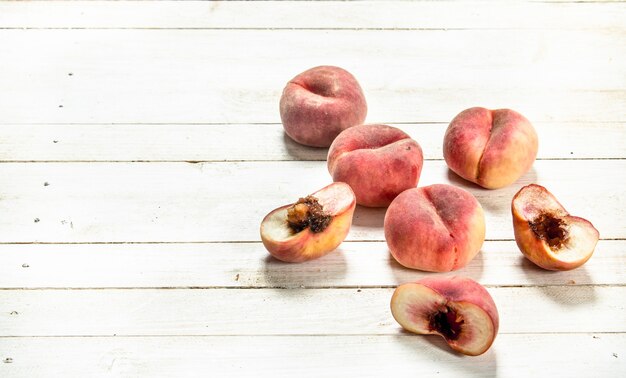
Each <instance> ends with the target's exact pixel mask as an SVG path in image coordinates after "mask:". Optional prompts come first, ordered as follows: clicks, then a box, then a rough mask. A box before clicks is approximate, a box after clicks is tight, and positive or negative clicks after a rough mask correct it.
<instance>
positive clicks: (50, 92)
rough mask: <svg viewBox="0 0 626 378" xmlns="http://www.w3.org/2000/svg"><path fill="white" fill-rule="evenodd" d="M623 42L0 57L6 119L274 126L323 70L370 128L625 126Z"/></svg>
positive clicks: (121, 35) (303, 39)
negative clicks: (475, 111) (296, 87)
mask: <svg viewBox="0 0 626 378" xmlns="http://www.w3.org/2000/svg"><path fill="white" fill-rule="evenodd" d="M623 40H624V33H623V32H607V31H597V30H591V31H576V30H571V31H560V30H536V31H532V30H531V31H524V32H520V31H515V30H456V31H454V30H453V31H423V30H417V31H412V30H400V31H383V32H381V31H368V30H338V31H324V30H318V31H315V30H314V31H306V30H300V31H299V30H261V31H259V30H0V49H1V50H2V51H3V54H4V55H6V56H11V57H12V59H10V60H1V61H0V82H6V83H10V85H6V86H5V88H4V90H3V91H1V92H0V114H2V120H1V122H0V123H3V124H18V123H268V122H269V123H278V122H280V117H279V114H278V101H279V98H280V95H281V91H282V89H283V87H284V85H285V83H286V82H287V81H288V80H289V79H291V78H292V77H293V76H295V75H296V74H298V73H300V72H302V71H304V70H305V69H308V68H310V67H313V66H316V65H320V64H333V65H338V66H341V67H344V68H345V69H347V70H348V71H350V72H352V73H353V74H354V75H355V77H356V78H357V79H358V80H359V82H360V84H361V86H362V87H363V90H364V93H365V97H366V98H367V101H368V106H369V112H368V116H367V119H366V120H367V122H383V123H385V122H449V121H450V120H451V119H452V117H454V116H455V115H456V114H457V113H458V112H460V111H461V110H463V109H465V108H468V107H471V106H485V107H489V108H501V107H509V108H514V109H515V110H517V111H519V112H521V113H522V114H524V115H526V116H527V117H528V118H529V119H530V120H531V121H533V122H569V121H575V122H594V123H596V122H623V121H624V119H623V114H626V73H625V72H624V69H623V65H622V64H621V63H622V57H623V56H626V44H624V43H623ZM296 51H297V52H298V53H294V52H296ZM399 56H401V57H402V59H399V58H398V57H399ZM278 57H279V58H278ZM329 57H332V58H329ZM277 59H280V63H279V67H277V64H278V63H277ZM252 61H253V62H254V64H253V65H251V63H250V62H252ZM485 62H488V64H486V63H485Z"/></svg>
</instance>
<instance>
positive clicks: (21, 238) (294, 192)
mask: <svg viewBox="0 0 626 378" xmlns="http://www.w3.org/2000/svg"><path fill="white" fill-rule="evenodd" d="M625 171H626V160H579V161H576V164H575V165H574V164H572V162H571V161H562V160H542V161H537V162H535V165H534V168H532V169H531V171H530V172H528V173H527V174H526V175H524V176H523V177H522V178H520V179H519V180H518V181H517V182H516V183H515V184H513V185H510V186H508V187H506V188H502V189H499V190H486V189H482V188H479V187H477V186H476V185H473V184H469V183H467V182H465V181H463V180H461V179H460V178H458V176H456V175H454V174H453V173H450V171H449V170H448V168H447V166H446V164H445V162H444V161H426V162H425V164H424V168H423V170H422V177H421V178H420V182H419V185H420V186H425V185H430V184H434V183H450V184H454V185H457V186H460V187H462V188H465V189H467V190H469V191H470V192H471V193H472V194H473V195H474V196H476V198H477V199H478V201H479V202H480V203H481V204H482V206H483V208H484V210H485V216H486V224H487V236H486V237H487V239H488V240H494V239H495V240H512V239H513V229H512V218H511V211H510V206H511V205H510V204H511V199H512V198H513V195H514V194H515V193H516V192H517V191H518V190H519V189H520V187H521V186H523V185H526V184H529V183H532V182H536V183H539V184H541V185H544V186H546V187H547V188H548V189H549V190H550V191H551V192H552V193H553V194H554V195H555V196H556V197H557V198H558V199H559V200H560V201H561V203H563V204H564V206H565V207H566V209H567V210H568V211H570V212H571V213H572V214H575V215H578V216H582V217H584V218H586V219H588V220H589V221H591V222H592V223H593V224H594V225H595V227H596V228H597V229H598V230H599V231H600V235H601V237H602V238H604V239H615V238H624V237H626V230H625V229H624V224H626V221H623V217H624V213H623V212H622V211H621V209H622V208H623V204H624V202H625V201H626V200H625V196H626V193H625V192H624V190H623V188H624V187H626V177H625V176H624V175H623V174H619V172H622V173H623V172H625ZM0 177H8V178H11V179H10V180H7V181H5V182H4V183H3V185H2V188H1V189H0V242H1V243H32V242H35V243H39V242H53V243H54V242H223V241H228V242H233V241H237V242H240V241H259V240H260V236H259V227H260V222H261V219H263V217H264V216H265V215H266V214H267V213H268V212H270V211H271V210H272V209H275V208H277V207H279V206H282V205H285V204H289V203H292V202H294V201H295V200H297V199H298V198H300V197H301V196H303V195H306V194H309V193H313V192H314V191H316V190H318V189H319V188H322V187H324V186H326V185H327V184H328V183H329V182H330V181H331V180H330V175H329V174H328V171H327V169H326V164H325V162H316V161H314V162H302V161H298V162H280V163H277V162H231V163H198V164H188V163H96V164H94V163H4V164H0ZM46 184H47V185H46ZM572 188H575V189H576V190H572ZM384 214H385V209H384V208H380V209H372V208H365V207H358V208H357V209H356V211H355V215H354V219H353V225H352V228H351V231H350V234H349V235H348V240H351V241H372V240H373V241H383V240H384V238H383V220H384Z"/></svg>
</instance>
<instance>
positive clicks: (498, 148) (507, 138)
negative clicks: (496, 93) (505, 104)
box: [443, 108, 538, 189]
mask: <svg viewBox="0 0 626 378" xmlns="http://www.w3.org/2000/svg"><path fill="white" fill-rule="evenodd" d="M537 149H538V140H537V133H536V132H535V129H534V128H533V126H532V125H531V124H530V122H529V121H528V120H527V119H526V118H525V117H524V116H523V115H521V114H519V113H518V112H516V111H514V110H510V109H497V110H489V109H485V108H470V109H467V110H464V111H462V112H461V113H459V114H458V115H457V116H456V117H454V119H453V120H452V122H450V125H449V126H448V129H447V131H446V134H445V136H444V143H443V157H444V159H445V160H446V163H447V164H448V167H449V168H450V169H451V170H452V171H453V172H455V173H456V174H458V175H459V176H461V177H463V178H464V179H466V180H468V181H471V182H474V183H476V184H478V185H480V186H482V187H484V188H487V189H497V188H502V187H505V186H507V185H510V184H512V183H513V182H515V181H516V180H517V179H518V178H520V177H521V176H522V175H523V174H524V173H526V172H527V171H528V170H529V169H530V167H531V166H532V164H533V162H534V161H535V158H536V156H537Z"/></svg>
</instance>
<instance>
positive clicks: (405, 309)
mask: <svg viewBox="0 0 626 378" xmlns="http://www.w3.org/2000/svg"><path fill="white" fill-rule="evenodd" d="M391 314H392V315H393V317H394V318H395V319H396V321H397V322H398V323H399V324H400V325H401V326H402V328H404V329H406V330H407V331H410V332H413V333H417V334H434V335H439V336H441V337H443V338H444V340H445V341H446V343H448V345H449V346H450V347H451V348H452V349H454V350H456V351H457V352H460V353H463V354H467V355H470V356H478V355H480V354H483V353H485V352H486V351H487V350H488V349H489V347H491V345H492V344H493V341H494V339H495V338H496V335H497V334H498V325H499V317H498V310H497V309H496V304H495V303H494V301H493V299H492V298H491V295H489V292H487V290H486V289H485V288H484V287H483V286H481V285H480V284H479V283H478V282H476V281H474V280H472V279H469V278H464V277H458V276H457V277H451V278H447V277H429V278H424V279H421V280H419V281H417V282H415V283H406V284H404V285H400V286H398V287H397V288H396V290H395V291H394V293H393V296H392V298H391Z"/></svg>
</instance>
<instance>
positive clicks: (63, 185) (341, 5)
mask: <svg viewBox="0 0 626 378" xmlns="http://www.w3.org/2000/svg"><path fill="white" fill-rule="evenodd" d="M320 64H333V65H338V66H341V67H343V68H346V69H347V70H349V71H350V72H352V73H353V74H354V75H355V76H356V78H357V79H358V80H359V82H360V83H361V86H362V87H363V89H364V92H365V95H366V98H367V100H368V105H369V113H368V117H367V121H368V122H370V123H373V122H382V123H388V124H392V125H395V126H397V127H399V128H401V129H403V130H405V131H407V132H408V133H409V134H410V135H411V136H412V137H414V138H415V139H416V140H417V141H418V142H419V143H420V144H421V146H422V148H423V150H424V154H425V158H426V161H425V163H424V169H423V172H422V178H421V180H420V183H419V185H428V184H432V183H452V184H454V185H458V186H460V187H463V188H466V189H468V190H469V191H470V192H472V193H473V194H474V195H475V196H476V197H477V198H478V200H479V201H480V202H481V204H482V205H483V207H484V209H485V212H486V218H487V241H486V242H485V244H484V247H483V249H482V252H481V253H480V254H479V255H478V256H477V257H476V259H474V260H473V261H472V262H471V263H470V264H469V266H468V267H466V268H464V269H462V270H460V271H458V272H455V273H454V274H462V275H465V276H469V277H471V278H473V279H475V280H477V281H479V282H481V283H482V284H483V285H485V286H486V287H487V289H488V290H489V292H490V293H491V294H492V295H493V297H494V300H495V301H496V304H497V305H498V309H499V311H500V319H501V325H500V333H499V335H498V337H497V339H496V341H495V343H494V345H493V347H492V348H491V349H490V350H489V351H488V352H487V353H486V354H484V355H482V356H479V357H474V358H472V357H464V356H461V355H458V354H455V353H453V352H451V351H450V350H449V349H448V348H447V346H446V345H445V344H444V343H443V341H441V340H440V339H439V338H436V337H421V336H415V335H411V334H408V333H405V332H403V331H402V330H401V328H400V327H399V325H398V324H397V323H396V322H395V321H394V320H393V318H392V316H391V313H390V311H389V300H390V297H391V293H392V292H393V289H394V288H395V287H396V286H397V285H398V284H400V283H403V282H407V281H412V280H416V279H419V278H421V277H424V276H427V275H429V273H423V272H419V271H411V270H407V269H404V268H402V267H401V266H399V265H398V264H397V263H395V262H394V261H393V259H392V258H391V257H390V255H389V253H388V250H387V246H386V244H385V241H384V238H383V230H382V223H383V215H384V211H385V210H384V209H367V208H357V210H356V213H355V219H354V224H353V227H352V230H351V232H350V234H349V236H348V239H347V241H346V242H344V243H343V244H342V245H341V247H340V248H339V250H338V251H336V252H334V253H332V254H330V255H328V256H326V257H324V258H322V259H320V260H317V261H312V262H308V263H304V264H284V263H279V262H277V261H276V260H274V259H272V258H270V257H269V255H268V254H267V252H266V251H265V250H264V248H263V246H262V244H261V243H260V237H259V233H258V232H259V231H258V229H259V224H260V221H261V219H262V217H263V216H264V215H265V214H266V213H267V212H269V211H270V210H271V209H273V208H275V207H278V206H279V205H283V204H286V203H289V202H292V201H295V200H296V199H297V198H298V197H299V196H303V195H306V194H308V193H311V192H313V191H315V190H317V189H319V188H321V187H322V186H324V185H326V184H327V183H329V182H330V175H329V174H328V172H327V170H326V166H325V161H324V160H325V158H326V150H324V149H312V148H306V147H303V146H300V145H298V144H296V143H294V142H292V141H291V140H290V139H289V138H287V137H286V136H284V133H283V130H282V127H281V125H280V118H279V114H278V99H279V97H280V93H281V91H282V88H283V86H284V84H285V83H286V82H287V80H289V79H290V78H291V77H293V76H295V75H296V74H297V73H299V72H301V71H303V70H305V69H307V68H310V67H313V66H316V65H320ZM477 105H478V106H485V107H490V108H498V107H509V108H513V109H516V110H518V111H520V112H521V113H523V114H524V115H526V116H527V117H528V118H529V119H530V120H531V121H532V122H533V123H534V125H535V127H536V129H537V131H538V134H539V137H540V151H539V156H538V160H537V161H536V162H535V164H534V167H533V169H532V170H531V171H530V172H529V173H527V174H526V175H524V176H523V177H522V178H521V179H520V180H519V181H518V182H516V183H515V184H513V185H511V186H510V187H507V188H504V189H500V190H493V191H489V190H483V189H480V188H478V187H476V186H474V185H470V184H468V183H466V182H463V181H461V180H460V179H458V178H457V177H456V176H455V175H453V174H451V173H449V172H448V169H447V167H446V165H445V162H444V161H443V160H442V152H441V145H442V140H443V133H444V131H445V128H446V126H447V123H448V122H449V121H450V120H451V119H452V117H454V115H456V114H457V113H458V112H459V111H461V110H463V109H465V108H467V107H470V106H477ZM0 124H1V125H0V161H1V164H0V243H1V244H0V288H1V289H2V290H0V376H2V377H42V376H45V377H70V376H71V377H74V376H76V377H93V376H121V377H137V376H146V377H157V376H174V377H182V376H213V377H218V376H254V377H257V376H264V375H268V376H270V375H271V376H294V377H297V376H338V377H349V376H356V375H359V376H411V377H414V376H438V377H439V376H449V377H462V376H478V377H483V376H502V377H511V376H519V377H537V376H552V377H556V376H562V377H573V376H580V377H610V376H615V377H617V376H621V377H624V376H626V312H625V310H624V307H625V306H626V275H625V270H626V227H625V224H626V215H625V214H626V212H625V211H624V209H625V207H626V189H625V188H626V160H625V159H626V147H625V146H626V3H623V2H600V3H586V2H582V3H581V2H514V3H504V2H491V3H485V2H480V3H466V2H463V3H457V2H392V1H390V2H355V3H348V2H297V3H289V2H287V3H284V2H282V3H274V2H263V3H205V2H167V1H157V2H126V1H122V2H108V1H103V2H87V3H83V2H74V1H69V2H64V1H51V2H47V1H44V2H0ZM531 182H536V183H539V184H542V185H544V186H546V187H548V189H549V190H551V191H552V192H553V193H554V194H555V195H556V196H557V198H559V199H560V200H561V202H562V203H563V204H564V205H565V206H566V208H567V209H568V210H569V211H570V212H571V213H573V214H576V215H580V216H583V217H585V218H587V219H589V220H590V221H591V222H593V223H594V225H595V226H596V227H597V228H598V229H599V230H600V234H601V239H602V240H601V241H600V242H599V244H598V246H597V249H596V252H595V254H594V256H593V257H592V258H591V260H590V261H589V262H588V263H587V264H586V265H584V266H583V267H581V268H579V269H576V270H573V271H569V272H558V273H555V272H547V271H543V270H541V269H539V268H537V267H535V266H534V265H532V264H531V263H529V262H528V261H526V260H525V259H524V258H523V257H522V255H521V253H520V252H519V251H518V249H517V247H516V245H515V242H514V241H513V239H512V238H513V230H512V224H511V223H512V222H511V214H510V201H511V198H512V196H513V194H514V193H515V192H516V191H517V190H518V189H519V188H520V187H521V186H523V185H526V184H528V183H531Z"/></svg>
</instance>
